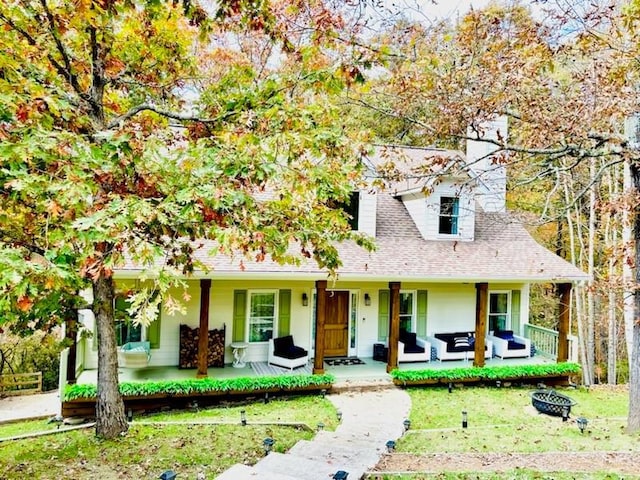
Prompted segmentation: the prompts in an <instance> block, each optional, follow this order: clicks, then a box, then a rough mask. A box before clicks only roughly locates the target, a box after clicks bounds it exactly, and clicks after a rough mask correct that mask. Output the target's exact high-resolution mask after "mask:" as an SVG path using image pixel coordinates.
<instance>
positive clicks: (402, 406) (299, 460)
mask: <svg viewBox="0 0 640 480" xmlns="http://www.w3.org/2000/svg"><path fill="white" fill-rule="evenodd" d="M328 398H329V399H330V400H331V402H332V403H333V404H334V405H335V406H336V408H337V409H338V410H339V411H341V412H342V422H341V424H340V425H339V426H338V428H337V429H336V430H335V432H329V431H322V432H318V433H317V434H316V436H315V437H314V438H313V440H310V441H308V440H301V441H299V442H298V443H297V444H295V445H294V446H293V448H292V449H291V450H289V451H288V452H287V453H277V452H272V453H270V454H269V455H267V456H266V457H264V458H263V459H262V460H260V461H259V462H258V463H256V464H255V465H254V466H253V467H249V466H246V465H240V464H236V465H234V466H233V467H231V468H230V469H228V470H227V471H226V472H224V473H222V474H221V475H219V476H218V477H216V478H217V480H327V479H331V478H332V477H333V475H334V474H335V473H336V472H337V471H338V470H343V471H345V472H348V474H349V480H356V479H359V478H361V477H362V475H364V473H365V472H366V471H368V470H370V469H371V468H373V467H374V466H375V465H376V464H377V463H378V461H379V460H380V457H381V455H382V454H383V453H384V452H385V451H386V446H385V444H386V442H387V441H388V440H397V439H398V438H399V437H400V436H401V435H402V433H403V431H404V426H403V423H402V422H403V421H404V420H405V419H406V418H407V416H408V415H409V410H410V408H411V401H410V399H409V395H407V393H406V392H405V391H403V390H401V389H399V388H393V387H392V388H387V389H383V390H375V391H363V392H354V391H350V392H345V393H341V394H337V395H336V394H332V395H329V396H328Z"/></svg>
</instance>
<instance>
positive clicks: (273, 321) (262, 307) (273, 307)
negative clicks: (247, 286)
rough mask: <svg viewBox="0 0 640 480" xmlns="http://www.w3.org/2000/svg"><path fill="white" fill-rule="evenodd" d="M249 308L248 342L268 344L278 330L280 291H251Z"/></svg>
mask: <svg viewBox="0 0 640 480" xmlns="http://www.w3.org/2000/svg"><path fill="white" fill-rule="evenodd" d="M248 293H249V298H248V302H249V308H247V332H248V337H247V340H248V341H249V342H250V343H257V342H267V341H269V339H271V338H273V337H274V335H273V332H274V331H275V330H276V328H277V318H278V309H277V305H278V291H277V290H260V291H258V290H254V291H251V290H250V291H249V292H248Z"/></svg>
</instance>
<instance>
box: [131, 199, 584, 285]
mask: <svg viewBox="0 0 640 480" xmlns="http://www.w3.org/2000/svg"><path fill="white" fill-rule="evenodd" d="M377 198H378V209H377V237H376V244H377V250H376V251H374V252H367V251H365V250H363V249H362V248H360V247H358V246H357V245H356V244H355V243H354V242H345V243H343V244H341V245H339V247H338V248H339V252H340V258H341V259H342V262H343V266H342V267H341V268H340V269H339V271H338V275H339V277H340V278H341V279H354V280H363V281H366V280H370V281H374V280H381V281H382V280H383V281H392V280H393V281H438V282H460V281H464V282H492V281H493V282H495V281H505V282H506V281H522V282H528V281H531V282H548V281H551V282H565V281H575V280H586V279H588V276H587V274H585V273H584V272H582V271H581V270H579V269H578V268H576V267H574V266H573V265H571V264H570V263H569V262H567V261H565V260H563V259H562V258H560V257H558V256H557V255H555V254H554V253H552V252H550V251H549V250H547V249H546V248H544V247H543V246H541V245H540V244H538V243H537V242H536V241H535V240H534V239H533V238H532V237H531V236H530V235H529V233H528V232H527V231H526V230H525V228H524V227H523V226H522V225H521V224H520V223H519V222H517V221H516V220H515V219H514V217H513V216H511V215H510V214H508V213H484V212H476V222H475V240H474V241H471V242H463V241H442V240H432V241H428V240H424V239H423V238H422V236H421V235H420V233H419V231H418V229H417V228H416V226H415V224H414V223H413V220H412V219H411V217H410V216H409V213H408V212H407V210H406V208H405V207H404V204H403V203H402V201H401V200H398V199H396V198H395V197H393V196H392V195H391V194H388V193H379V194H378V195H377ZM213 250H214V244H213V243H212V242H204V243H203V246H202V247H201V248H200V249H198V251H197V254H196V255H197V257H198V259H199V260H200V261H201V262H203V263H204V264H205V265H207V266H209V267H210V268H211V269H212V271H211V272H209V274H207V275H206V276H207V277H213V278H225V277H236V276H241V277H244V278H250V277H254V278H269V277H286V278H290V277H293V276H298V277H299V278H301V279H302V278H306V279H310V278H313V279H323V278H326V272H325V271H322V270H320V269H319V268H318V267H317V266H316V265H315V263H314V262H313V261H312V260H307V259H303V260H302V261H301V263H300V265H298V266H292V265H278V264H276V263H274V262H272V261H270V260H266V261H264V262H255V261H253V260H250V259H247V258H243V257H242V256H240V255H239V256H238V257H235V258H230V257H228V256H223V255H215V256H212V255H210V254H209V252H211V251H213ZM241 261H242V264H243V267H244V269H243V268H241ZM134 268H135V267H134V266H133V265H129V266H128V267H126V268H125V270H131V269H134Z"/></svg>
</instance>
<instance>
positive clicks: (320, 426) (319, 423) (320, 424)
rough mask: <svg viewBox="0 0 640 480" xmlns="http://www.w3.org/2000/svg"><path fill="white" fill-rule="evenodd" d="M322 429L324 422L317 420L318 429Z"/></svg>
mask: <svg viewBox="0 0 640 480" xmlns="http://www.w3.org/2000/svg"><path fill="white" fill-rule="evenodd" d="M322 430H324V423H322V422H318V431H319V432H321V431H322Z"/></svg>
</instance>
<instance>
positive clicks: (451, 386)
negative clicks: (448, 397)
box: [449, 382, 453, 393]
mask: <svg viewBox="0 0 640 480" xmlns="http://www.w3.org/2000/svg"><path fill="white" fill-rule="evenodd" d="M451 390H453V383H451V382H449V393H451Z"/></svg>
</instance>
